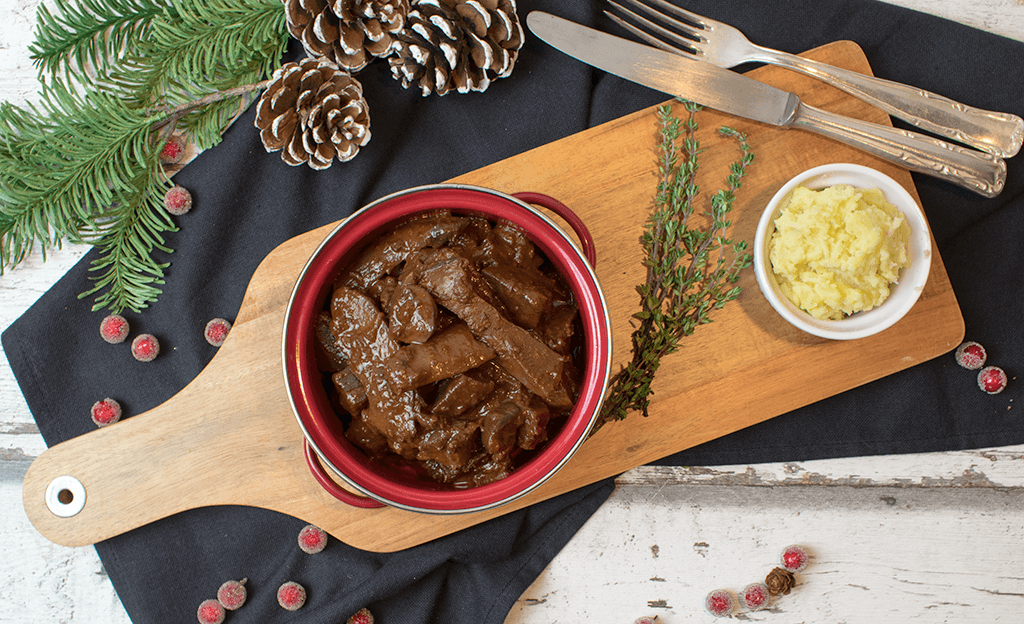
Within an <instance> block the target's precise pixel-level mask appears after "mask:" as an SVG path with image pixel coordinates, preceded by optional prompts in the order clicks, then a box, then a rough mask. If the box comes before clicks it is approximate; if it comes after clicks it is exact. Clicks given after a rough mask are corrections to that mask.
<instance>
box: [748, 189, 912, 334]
mask: <svg viewBox="0 0 1024 624" xmlns="http://www.w3.org/2000/svg"><path fill="white" fill-rule="evenodd" d="M909 239H910V226H909V225H907V221H906V219H905V218H904V216H903V214H902V213H901V212H900V211H899V209H897V208H896V207H895V206H893V205H892V204H890V203H889V202H888V201H886V199H885V196H884V195H883V194H882V192H881V191H880V190H879V189H857V188H854V187H852V186H849V185H845V184H839V185H835V186H830V187H828V188H824V189H821V190H812V189H808V188H805V187H797V188H796V189H794V190H793V193H792V194H791V195H790V197H789V198H788V199H786V200H783V204H782V210H781V214H780V215H779V217H778V218H777V219H776V220H775V233H774V234H773V235H772V238H771V241H770V242H769V243H768V257H769V259H770V260H771V263H772V268H773V269H774V272H775V277H776V281H778V283H779V287H780V288H781V289H782V292H783V294H785V295H786V297H787V298H788V299H789V300H790V301H792V302H793V303H794V304H795V305H796V306H797V307H799V308H800V309H802V310H805V311H806V312H808V313H809V314H810V315H811V316H813V317H814V318H817V319H827V320H839V319H842V318H845V317H846V316H849V315H851V314H853V313H855V312H860V311H863V310H870V309H871V308H873V307H875V306H877V305H879V304H881V303H882V302H883V301H885V299H886V297H888V296H889V289H890V285H891V284H893V283H895V282H897V281H898V280H899V276H900V271H901V270H902V269H903V268H905V267H906V266H908V265H909V264H910V260H909V255H908V250H907V242H908V241H909Z"/></svg>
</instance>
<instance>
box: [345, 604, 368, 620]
mask: <svg viewBox="0 0 1024 624" xmlns="http://www.w3.org/2000/svg"><path fill="white" fill-rule="evenodd" d="M345 624H373V614H372V613H370V610H369V609H367V608H365V607H364V608H362V609H360V610H358V611H356V614H355V615H353V616H352V617H350V618H349V619H348V620H347V621H346V622H345Z"/></svg>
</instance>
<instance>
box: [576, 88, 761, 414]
mask: <svg viewBox="0 0 1024 624" xmlns="http://www.w3.org/2000/svg"><path fill="white" fill-rule="evenodd" d="M682 104H683V106H684V108H685V110H686V111H687V113H688V114H687V117H686V119H685V120H682V119H680V118H679V117H676V116H675V115H674V114H673V111H672V107H671V106H670V105H665V106H662V107H659V108H658V111H657V115H658V125H659V134H660V137H661V143H660V146H659V159H658V173H659V176H660V180H659V182H658V187H657V192H656V194H655V197H654V208H653V210H652V211H651V213H650V214H649V215H648V219H647V222H646V224H645V228H644V233H643V235H642V236H641V238H640V244H641V246H642V247H643V250H644V266H645V267H646V268H647V276H646V280H645V281H644V283H643V284H640V285H638V286H637V287H636V290H637V293H638V294H639V295H640V311H639V312H637V313H636V314H634V315H633V318H634V319H635V322H634V323H633V327H634V329H633V334H632V354H633V355H632V359H631V360H630V361H629V363H628V364H626V365H625V366H624V367H623V368H622V369H620V370H619V371H618V372H617V373H616V374H615V375H614V376H613V377H612V381H611V385H610V389H609V394H608V397H607V398H606V401H605V404H604V407H603V408H602V411H601V416H600V419H599V421H598V425H597V427H596V428H595V431H596V430H597V429H599V428H600V427H601V426H602V425H604V424H606V423H608V422H612V421H615V420H621V419H623V418H625V417H626V416H627V415H628V414H629V413H630V412H632V411H639V412H641V413H642V414H643V415H644V416H647V415H648V408H649V406H650V398H651V395H652V394H653V390H652V383H653V381H654V377H655V374H656V373H657V371H658V368H659V367H660V366H661V362H662V358H663V357H664V356H666V355H668V354H670V353H673V352H674V351H676V350H677V349H678V347H679V343H680V341H681V340H682V339H683V338H685V337H686V336H689V335H691V334H692V333H693V332H694V330H695V329H696V328H697V326H698V325H702V324H704V323H710V322H711V321H712V318H711V312H712V311H713V310H716V309H720V308H722V307H723V306H724V305H725V304H726V303H727V302H729V301H732V300H734V299H736V297H738V296H739V294H740V287H739V286H737V285H735V284H736V280H737V279H738V278H739V274H740V271H742V270H743V269H745V268H747V267H748V266H750V261H751V258H750V254H749V253H747V251H746V248H747V244H746V242H745V241H742V240H740V241H734V240H732V239H730V238H728V235H727V234H728V230H729V227H730V226H731V225H732V222H731V221H730V220H729V214H730V212H731V211H732V206H733V202H734V200H735V193H736V191H737V190H738V189H739V188H740V186H741V184H742V180H743V177H744V175H746V171H747V167H748V166H749V165H750V163H751V162H753V160H754V154H753V152H752V151H751V150H750V146H749V145H748V144H747V140H746V136H745V135H744V134H743V133H741V132H739V131H737V130H734V129H732V128H728V127H722V128H721V129H720V130H719V133H720V134H721V135H723V136H727V137H731V138H734V139H735V140H736V141H737V142H738V143H739V147H740V150H741V156H740V158H739V160H738V161H736V162H734V163H733V164H732V166H731V168H730V173H729V176H728V177H727V179H726V182H725V188H724V189H720V190H719V191H717V192H716V193H715V194H714V195H712V196H711V198H710V199H709V200H708V202H707V208H706V209H704V210H702V211H700V212H698V207H697V204H698V198H699V197H700V188H699V187H698V185H697V181H696V180H697V169H698V155H699V154H700V153H701V151H702V150H701V148H700V142H699V141H698V140H697V138H696V132H697V129H698V125H697V120H696V113H697V112H698V111H699V110H700V106H698V105H696V104H693V103H690V102H683V103H682ZM695 216H696V217H700V216H703V217H705V218H704V219H698V218H695ZM697 221H703V222H704V223H705V225H704V227H701V226H700V225H698V223H697Z"/></svg>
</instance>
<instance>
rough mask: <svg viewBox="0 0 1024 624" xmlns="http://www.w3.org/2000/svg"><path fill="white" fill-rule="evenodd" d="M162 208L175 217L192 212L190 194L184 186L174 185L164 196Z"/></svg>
mask: <svg viewBox="0 0 1024 624" xmlns="http://www.w3.org/2000/svg"><path fill="white" fill-rule="evenodd" d="M164 208H166V209H167V212H169V213H171V214H172V215H175V216H180V215H183V214H185V213H186V212H188V211H189V210H192V193H189V192H188V189H186V188H185V187H184V186H179V185H177V184H175V185H174V186H172V187H171V188H170V190H168V191H167V193H165V194H164Z"/></svg>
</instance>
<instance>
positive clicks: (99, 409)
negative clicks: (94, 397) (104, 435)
mask: <svg viewBox="0 0 1024 624" xmlns="http://www.w3.org/2000/svg"><path fill="white" fill-rule="evenodd" d="M119 420H121V404H120V403H118V402H117V401H115V400H114V399H103V400H102V401H96V402H95V403H93V404H92V421H93V422H94V423H96V426H97V427H106V426H107V425H112V424H114V423H116V422H117V421H119Z"/></svg>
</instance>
